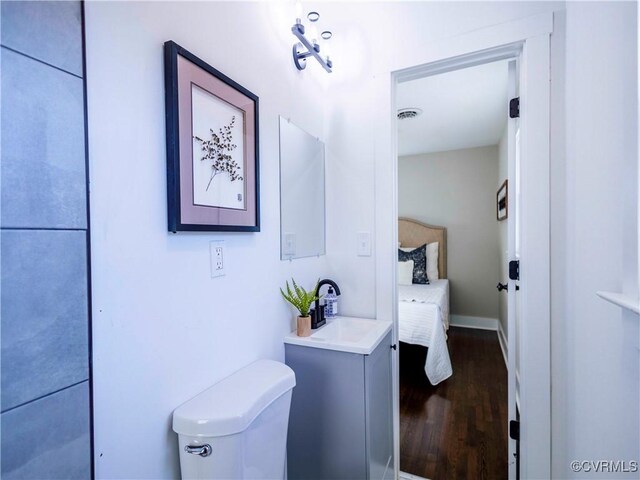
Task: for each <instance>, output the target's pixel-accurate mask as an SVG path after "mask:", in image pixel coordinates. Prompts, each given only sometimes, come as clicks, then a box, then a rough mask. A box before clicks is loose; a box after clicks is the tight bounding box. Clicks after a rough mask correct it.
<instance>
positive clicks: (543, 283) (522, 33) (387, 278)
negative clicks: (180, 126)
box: [375, 14, 553, 478]
mask: <svg viewBox="0 0 640 480" xmlns="http://www.w3.org/2000/svg"><path fill="white" fill-rule="evenodd" d="M552 31H553V15H552V14H541V15H537V16H534V17H528V18H524V19H520V20H516V21H513V22H507V23H504V24H500V25H495V26H491V27H487V28H484V29H480V30H475V31H473V32H469V33H467V34H463V35H460V36H458V37H456V39H455V42H454V41H451V40H446V41H444V40H443V41H441V42H436V43H432V44H430V45H429V49H428V51H426V50H421V49H415V50H411V51H410V52H409V55H405V56H402V57H401V58H398V61H397V62H395V64H394V65H392V68H391V69H390V71H389V75H388V76H385V75H382V76H378V77H376V89H377V92H378V93H377V96H378V102H379V104H380V105H381V108H380V110H379V112H378V113H377V118H376V119H375V121H376V124H377V127H376V131H377V134H378V135H377V138H378V139H379V141H378V142H377V148H376V157H375V164H376V172H375V180H376V195H375V205H376V224H377V228H376V238H375V240H376V244H377V249H378V251H379V252H380V253H379V254H378V255H377V256H376V310H377V316H378V318H383V319H384V318H389V319H390V320H392V321H393V325H394V342H396V341H397V340H398V334H399V331H398V330H399V327H398V309H397V307H398V301H397V299H398V296H397V271H396V269H397V262H398V254H397V249H398V235H397V225H398V214H397V200H396V199H397V193H398V192H397V183H396V173H397V158H398V155H397V124H396V122H397V108H398V106H397V102H396V98H395V91H396V85H397V84H398V83H401V82H404V81H408V80H410V79H412V78H421V77H424V76H426V75H435V74H437V73H443V72H446V71H451V70H456V69H460V68H464V67H469V66H472V65H479V64H482V63H488V62H491V61H497V60H501V59H507V58H515V57H518V56H519V58H520V69H519V71H518V72H517V75H518V83H519V87H520V92H519V97H520V127H521V130H520V144H521V148H520V151H521V159H520V178H521V179H522V189H521V195H520V196H521V208H520V218H521V228H520V257H521V263H522V265H521V267H520V283H519V286H520V292H519V301H520V314H521V320H520V325H521V329H520V335H519V337H518V340H517V342H518V351H519V373H520V378H519V381H518V385H519V421H520V425H521V428H520V432H519V438H520V440H519V445H520V450H519V451H520V454H519V457H518V460H519V473H520V475H521V476H522V478H548V477H549V476H550V474H551V388H550V385H551V379H550V365H551V355H550V273H549V270H550V260H549V255H550V243H549V230H550V229H549V190H550V186H549V168H550V165H549V123H550V122H549V110H550V103H549V102H550V88H549V66H550V63H549V43H550V34H551V32H552ZM508 285H509V287H511V286H512V285H513V290H511V291H514V290H515V281H512V280H509V281H508ZM511 339H512V340H511V341H512V342H515V341H516V340H515V339H514V338H513V336H512V337H511ZM514 353H515V347H514V348H513V349H511V351H510V352H508V355H509V357H511V356H512V355H514ZM509 361H510V362H511V361H512V360H511V358H510V359H509ZM393 363H394V370H393V372H394V381H393V382H392V385H391V388H392V389H393V398H394V404H395V408H394V411H395V418H394V452H395V453H394V458H396V459H399V457H400V442H399V440H400V417H399V393H400V392H399V381H398V379H399V359H398V355H397V353H396V354H394V356H393ZM513 396H514V395H510V397H511V398H513ZM509 409H510V410H512V409H513V410H515V405H514V404H513V402H510V404H509ZM509 419H510V421H511V420H512V419H515V412H514V416H511V414H510V415H509ZM514 443H515V442H514ZM510 450H513V447H511V444H510ZM509 455H510V456H511V453H510V454H509ZM399 464H400V462H399V461H395V462H394V467H395V472H396V475H395V476H396V478H400V465H399ZM509 477H510V478H516V471H515V463H511V464H510V470H509Z"/></svg>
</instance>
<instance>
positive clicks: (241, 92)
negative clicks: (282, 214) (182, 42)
mask: <svg viewBox="0 0 640 480" xmlns="http://www.w3.org/2000/svg"><path fill="white" fill-rule="evenodd" d="M164 65H165V108H166V129H167V200H168V202H167V203H168V217H169V231H171V232H174V233H175V232H177V231H237V232H258V231H260V196H259V179H258V173H259V171H258V97H257V96H256V95H254V94H253V93H251V92H250V91H249V90H247V89H246V88H244V87H242V86H241V85H239V84H238V83H236V82H234V81H233V80H231V79H230V78H229V77H227V76H226V75H224V74H222V73H221V72H219V71H218V70H216V69H215V68H213V67H212V66H211V65H209V64H207V63H205V62H203V61H202V60H201V59H199V58H198V57H196V56H195V55H193V54H192V53H190V52H188V51H187V50H185V49H184V48H182V47H181V46H179V45H178V44H176V43H175V42H172V41H169V42H166V43H165V44H164Z"/></svg>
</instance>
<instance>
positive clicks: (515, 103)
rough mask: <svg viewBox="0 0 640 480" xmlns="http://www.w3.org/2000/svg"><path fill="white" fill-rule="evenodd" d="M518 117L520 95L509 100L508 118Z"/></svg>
mask: <svg viewBox="0 0 640 480" xmlns="http://www.w3.org/2000/svg"><path fill="white" fill-rule="evenodd" d="M519 117H520V97H516V98H512V99H511V100H509V118H519Z"/></svg>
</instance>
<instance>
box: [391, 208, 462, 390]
mask: <svg viewBox="0 0 640 480" xmlns="http://www.w3.org/2000/svg"><path fill="white" fill-rule="evenodd" d="M398 241H399V242H400V246H401V247H402V248H417V247H420V246H422V245H424V244H432V243H435V242H438V249H437V251H438V262H437V264H438V277H439V278H438V279H433V278H430V279H429V284H428V285H421V284H412V285H398V313H399V338H400V341H401V342H404V343H409V344H413V345H421V346H423V347H427V349H428V350H427V358H426V361H425V367H424V370H425V373H426V374H427V378H428V379H429V381H430V382H431V383H432V384H433V385H437V384H438V383H440V382H442V381H444V380H446V379H447V378H449V377H450V376H451V375H452V373H453V370H452V368H451V359H450V358H449V349H448V347H447V333H446V332H447V330H448V329H449V280H447V229H446V228H445V227H438V226H433V225H427V224H425V223H421V222H418V221H416V220H412V219H409V218H400V219H399V220H398Z"/></svg>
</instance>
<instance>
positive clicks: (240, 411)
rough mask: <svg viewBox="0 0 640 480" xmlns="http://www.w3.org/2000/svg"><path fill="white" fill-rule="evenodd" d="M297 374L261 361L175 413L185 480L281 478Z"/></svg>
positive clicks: (174, 421)
mask: <svg viewBox="0 0 640 480" xmlns="http://www.w3.org/2000/svg"><path fill="white" fill-rule="evenodd" d="M295 384H296V380H295V375H294V373H293V370H291V369H290V368H289V367H288V366H286V365H284V364H283V363H280V362H275V361H273V360H259V361H257V362H255V363H252V364H251V365H249V366H247V367H245V368H243V369H242V370H239V371H238V372H236V373H234V374H232V375H231V376H229V377H227V378H225V379H224V380H222V381H220V382H219V383H217V384H215V385H213V386H212V387H210V388H209V389H207V390H205V391H204V392H202V393H200V394H198V395H196V396H195V397H194V398H192V399H191V400H189V401H187V402H185V403H183V404H182V405H180V406H179V407H178V408H176V409H175V410H174V412H173V431H174V432H176V433H177V434H178V443H179V448H180V470H181V473H182V478H183V479H198V480H205V479H206V480H212V479H282V478H284V472H285V461H286V448H287V427H288V422H289V407H290V405H291V391H292V389H293V387H294V386H295Z"/></svg>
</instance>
